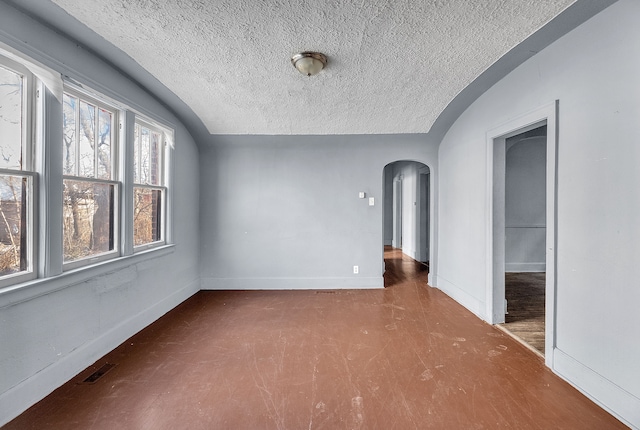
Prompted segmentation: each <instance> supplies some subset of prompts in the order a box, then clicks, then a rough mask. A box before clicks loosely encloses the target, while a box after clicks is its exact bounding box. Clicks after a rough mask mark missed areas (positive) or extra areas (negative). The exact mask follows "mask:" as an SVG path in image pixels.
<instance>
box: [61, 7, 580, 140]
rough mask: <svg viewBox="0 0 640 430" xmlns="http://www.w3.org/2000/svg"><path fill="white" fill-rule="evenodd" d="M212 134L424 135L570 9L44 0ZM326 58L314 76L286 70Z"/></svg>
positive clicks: (292, 69)
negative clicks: (308, 55)
mask: <svg viewBox="0 0 640 430" xmlns="http://www.w3.org/2000/svg"><path fill="white" fill-rule="evenodd" d="M53 2H54V3H55V4H57V5H58V6H60V7H61V8H63V9H64V10H66V11H67V13H69V14H70V15H71V16H73V17H75V18H76V19H77V20H79V21H80V22H82V23H84V24H85V25H87V26H88V27H89V28H90V29H92V30H93V31H95V32H96V33H98V34H99V35H100V36H102V37H104V38H105V39H106V40H107V41H108V42H110V43H112V44H113V45H115V46H116V47H118V48H119V49H121V50H122V51H124V52H125V53H126V54H128V55H129V56H130V57H131V58H133V59H134V60H135V61H136V62H138V63H139V64H140V65H141V66H142V67H143V68H144V69H146V70H147V71H148V72H149V73H151V74H152V75H154V76H155V77H156V78H157V79H158V80H159V81H160V82H161V83H162V84H164V85H165V86H166V87H167V88H169V89H170V90H171V91H172V92H173V93H175V94H176V95H177V96H178V97H179V98H180V99H182V100H183V101H184V102H185V103H186V104H187V105H188V106H190V108H191V109H192V110H193V111H194V112H195V114H196V115H197V116H198V117H199V118H200V119H201V120H202V122H203V123H204V124H205V126H206V127H207V129H208V130H209V132H210V133H212V134H378V133H426V132H428V131H429V129H430V128H431V126H432V124H433V123H434V121H435V120H436V119H437V118H438V115H440V113H442V111H443V110H444V109H445V107H446V106H447V104H449V103H450V102H451V101H452V100H453V98H454V97H455V96H456V95H457V94H458V93H459V92H460V91H462V90H463V89H464V88H465V87H466V86H467V85H469V84H470V83H471V82H472V81H473V80H474V79H475V78H476V77H477V76H478V75H480V74H481V73H482V72H483V71H485V70H486V69H487V68H488V67H489V66H490V65H491V64H493V63H494V62H495V61H496V60H498V59H499V58H500V57H501V56H503V55H504V54H505V53H507V52H508V51H509V50H510V49H511V48H513V47H514V46H516V45H517V44H519V43H520V42H521V41H523V40H524V39H526V38H527V37H528V36H529V35H531V34H532V33H533V32H535V31H536V30H538V29H539V28H540V27H542V26H543V25H544V24H545V23H547V22H548V21H550V20H551V19H552V18H554V17H555V16H556V15H558V14H559V13H560V12H561V11H562V10H564V9H565V8H566V7H568V6H569V5H570V4H572V3H573V2H574V0H536V1H531V0H473V1H470V0H448V1H447V0H405V1H393V0H389V1H386V0H362V1H359V2H357V4H356V2H354V1H339V0H316V1H292V0H270V1H247V0H244V1H232V0H225V1H211V0H126V1H125V0H53ZM304 50H316V51H320V52H323V53H324V54H326V55H327V56H328V57H329V64H328V65H327V67H326V68H325V70H323V71H322V72H321V73H320V74H319V75H316V76H313V77H310V78H309V77H305V76H303V75H301V74H299V73H298V72H297V71H296V70H295V69H294V68H293V67H292V65H291V63H290V60H289V59H290V57H291V55H293V54H295V53H296V52H299V51H304Z"/></svg>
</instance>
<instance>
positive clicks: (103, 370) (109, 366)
mask: <svg viewBox="0 0 640 430" xmlns="http://www.w3.org/2000/svg"><path fill="white" fill-rule="evenodd" d="M115 366H116V365H115V364H111V363H105V364H103V365H102V367H101V368H99V369H98V370H96V371H95V372H93V373H92V374H91V375H89V376H88V377H87V379H85V380H84V381H82V383H83V384H95V383H96V381H98V379H100V378H102V377H103V376H104V374H105V373H107V372H108V371H109V370H111V369H113V368H114V367H115Z"/></svg>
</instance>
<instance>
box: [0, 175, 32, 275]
mask: <svg viewBox="0 0 640 430" xmlns="http://www.w3.org/2000/svg"><path fill="white" fill-rule="evenodd" d="M27 181H28V179H27V178H25V177H21V176H10V175H0V223H1V224H0V276H4V275H8V274H11V273H16V272H21V271H23V270H27V267H28V265H27V243H26V241H27V190H28V188H29V187H28V183H27Z"/></svg>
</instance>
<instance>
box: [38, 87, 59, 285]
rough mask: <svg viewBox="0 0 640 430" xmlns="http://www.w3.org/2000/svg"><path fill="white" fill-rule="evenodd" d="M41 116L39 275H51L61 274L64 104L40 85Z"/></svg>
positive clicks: (39, 150) (39, 145) (39, 137)
mask: <svg viewBox="0 0 640 430" xmlns="http://www.w3.org/2000/svg"><path fill="white" fill-rule="evenodd" d="M40 94H41V95H42V94H44V97H41V101H40V104H41V107H40V108H39V109H40V111H41V112H43V118H42V120H40V122H39V124H40V125H39V126H38V128H39V130H40V131H39V133H38V139H39V140H40V141H39V142H37V143H36V146H37V148H38V152H39V154H40V156H39V157H37V158H38V159H39V160H38V163H39V165H40V171H41V172H42V174H41V176H40V180H39V181H38V182H39V185H40V186H39V211H38V213H39V217H38V224H39V226H40V229H39V234H38V235H39V240H38V243H39V244H40V247H39V252H38V254H39V259H38V266H39V270H38V271H39V276H40V277H50V276H56V275H59V274H61V273H62V261H63V260H62V258H63V257H62V247H63V239H62V229H61V228H60V227H58V226H62V201H63V185H62V174H63V151H64V149H63V148H64V143H63V131H62V130H63V127H62V118H63V113H62V112H63V105H62V103H61V102H60V101H59V100H58V99H57V98H56V97H55V95H53V94H52V93H51V91H49V90H48V89H46V88H44V86H41V91H40Z"/></svg>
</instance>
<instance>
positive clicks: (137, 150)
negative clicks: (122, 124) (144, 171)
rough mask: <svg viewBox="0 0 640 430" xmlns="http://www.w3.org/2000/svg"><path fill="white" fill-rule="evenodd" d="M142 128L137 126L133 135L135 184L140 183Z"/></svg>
mask: <svg viewBox="0 0 640 430" xmlns="http://www.w3.org/2000/svg"><path fill="white" fill-rule="evenodd" d="M139 158H140V126H139V125H138V124H136V126H135V131H134V135H133V182H135V183H137V184H139V183H140V162H139V161H138V159H139Z"/></svg>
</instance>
